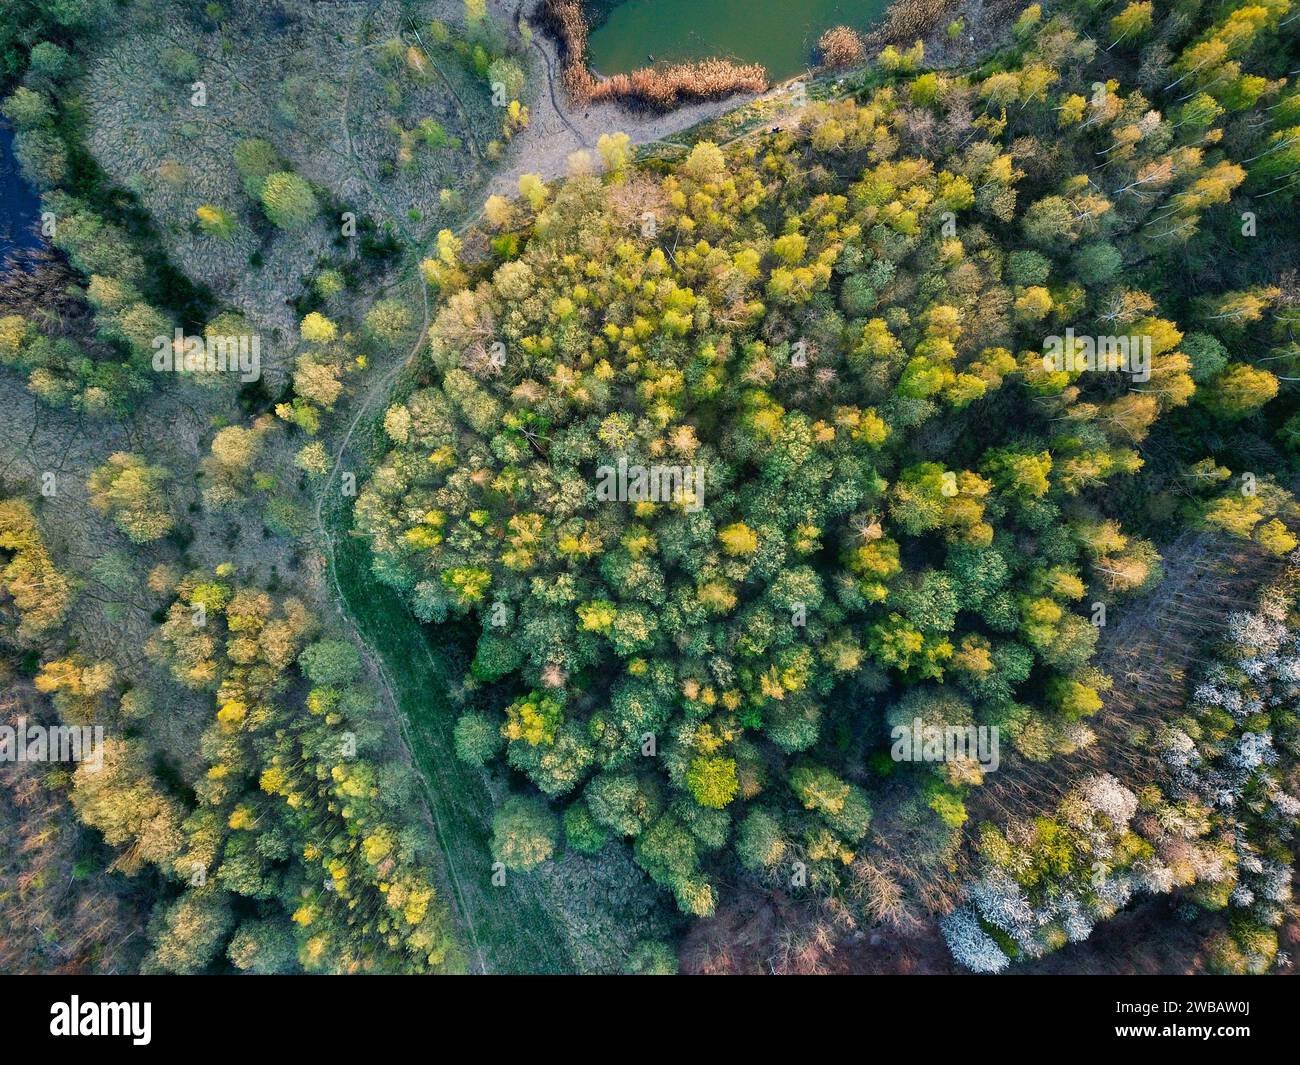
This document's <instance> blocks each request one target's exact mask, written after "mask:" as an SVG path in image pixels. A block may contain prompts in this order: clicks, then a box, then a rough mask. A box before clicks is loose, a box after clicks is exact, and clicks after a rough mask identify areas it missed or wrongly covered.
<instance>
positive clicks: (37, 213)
mask: <svg viewBox="0 0 1300 1065" xmlns="http://www.w3.org/2000/svg"><path fill="white" fill-rule="evenodd" d="M40 219H41V201H40V197H38V196H37V195H36V190H35V189H33V188H32V187H31V186H30V185H29V184H27V182H26V181H25V180H24V178H23V174H22V170H21V169H20V168H19V166H18V159H17V158H16V157H15V156H14V133H13V130H11V129H9V128H8V127H7V126H0V262H3V261H4V260H5V259H7V258H9V256H10V255H11V254H13V253H14V252H16V251H20V250H23V249H32V248H39V247H40V246H41V245H42V243H43V242H42V240H41V238H40Z"/></svg>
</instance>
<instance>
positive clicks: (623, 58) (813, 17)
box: [587, 0, 889, 81]
mask: <svg viewBox="0 0 1300 1065" xmlns="http://www.w3.org/2000/svg"><path fill="white" fill-rule="evenodd" d="M888 6H889V0H619V2H617V3H613V4H611V3H609V2H608V0H603V2H598V3H595V4H588V5H587V7H588V17H589V19H590V21H591V26H592V30H591V35H590V38H589V40H588V45H587V49H588V51H587V58H588V62H589V64H590V66H591V68H592V69H593V70H595V71H597V72H598V73H600V74H604V75H610V74H623V73H629V72H631V71H633V70H636V69H638V68H641V67H644V66H646V65H647V64H648V63H652V62H658V63H678V62H686V61H690V60H699V59H707V58H711V57H714V56H718V57H722V58H727V59H734V60H736V61H738V62H741V63H760V64H762V65H763V66H764V67H766V68H767V72H768V76H769V77H770V78H771V79H772V80H773V81H782V80H784V79H786V78H789V77H793V76H795V75H796V74H799V73H800V72H802V71H804V70H806V69H808V68H809V67H810V66H812V65H813V63H814V62H815V58H814V55H813V51H814V48H815V47H816V44H817V39H818V38H819V37H820V36H821V35H822V34H823V33H824V32H825V31H826V30H828V29H830V28H831V27H833V26H852V27H853V28H854V29H856V30H859V31H863V32H866V31H868V30H870V29H872V28H873V26H874V25H875V24H876V22H878V21H879V20H880V18H881V17H882V16H883V14H884V12H885V9H886V8H887V7H888Z"/></svg>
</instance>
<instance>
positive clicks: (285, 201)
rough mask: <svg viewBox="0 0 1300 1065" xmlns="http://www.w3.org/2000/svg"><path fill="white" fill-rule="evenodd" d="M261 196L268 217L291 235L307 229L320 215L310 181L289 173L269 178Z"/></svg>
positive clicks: (273, 175)
mask: <svg viewBox="0 0 1300 1065" xmlns="http://www.w3.org/2000/svg"><path fill="white" fill-rule="evenodd" d="M260 195H261V200H262V208H263V210H265V211H266V217H267V218H269V219H270V220H271V221H272V223H274V224H275V225H276V226H277V227H278V228H280V229H284V230H287V231H289V232H297V231H298V230H301V229H305V228H306V227H307V226H308V224H310V222H311V221H312V219H313V218H315V217H316V215H317V214H318V213H319V212H320V204H318V203H317V202H316V194H315V193H313V192H312V191H311V188H310V187H309V186H308V184H307V182H305V181H303V179H302V178H300V177H299V176H298V175H297V174H294V173H291V172H289V171H287V170H281V171H278V172H276V173H274V174H269V175H267V177H266V181H265V182H264V183H263V184H262V190H261V194H260Z"/></svg>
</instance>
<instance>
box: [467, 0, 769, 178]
mask: <svg viewBox="0 0 1300 1065" xmlns="http://www.w3.org/2000/svg"><path fill="white" fill-rule="evenodd" d="M528 6H529V5H528V4H527V3H522V2H520V0H488V8H489V9H490V10H491V11H492V13H493V14H494V15H496V16H497V18H499V19H500V20H501V21H502V22H503V23H504V24H506V25H508V26H510V27H512V32H514V33H515V34H516V40H518V36H517V30H515V29H513V28H514V27H517V26H518V24H519V19H520V18H521V17H523V13H524V10H525V8H526V7H528ZM529 50H530V52H531V53H532V57H533V62H532V64H531V65H530V73H531V75H532V76H533V77H534V78H536V79H540V82H541V84H540V85H539V86H538V87H537V91H536V92H534V93H532V99H531V100H530V102H529V109H530V113H531V120H530V121H529V124H528V128H527V129H526V130H523V131H522V132H520V133H518V134H517V135H516V136H515V138H514V140H513V141H512V142H511V146H510V150H509V152H507V154H506V158H505V160H504V162H503V164H502V167H501V169H500V170H499V171H498V172H497V174H496V176H495V177H494V178H493V179H492V181H491V183H490V185H489V187H488V192H489V193H490V194H496V195H501V196H515V195H518V185H519V178H520V177H521V176H522V175H524V174H540V175H541V176H542V177H543V178H554V177H559V176H561V175H563V174H564V173H565V172H566V169H567V164H568V159H569V156H570V155H571V154H572V153H573V152H576V151H580V150H583V149H585V150H587V151H594V150H595V148H596V142H597V141H598V140H599V139H600V135H601V134H602V133H616V132H623V133H626V134H627V135H628V137H630V138H631V140H632V143H633V144H636V145H645V144H653V143H655V142H656V141H662V140H664V139H666V138H667V137H671V136H672V135H673V134H675V133H681V132H682V131H683V130H686V129H689V128H690V127H691V126H694V125H697V124H699V123H700V122H704V121H707V120H708V119H711V118H717V117H718V116H719V115H723V114H726V113H727V112H728V111H731V110H734V109H735V108H737V107H741V106H743V105H745V104H747V103H749V102H751V101H753V100H756V99H759V98H760V95H766V94H758V93H737V94H736V95H735V96H729V97H727V98H726V99H725V100H709V101H706V102H704V103H698V104H691V105H688V106H686V107H680V108H678V109H677V110H675V111H671V112H669V113H668V114H665V115H658V114H651V113H643V112H632V111H628V110H626V109H625V108H623V107H620V106H619V105H618V104H613V103H596V104H589V105H587V106H585V107H583V108H582V109H581V110H574V109H572V108H570V107H569V104H568V101H567V100H566V99H565V97H564V86H563V84H562V83H561V80H560V54H559V49H558V48H557V46H556V44H555V41H553V40H552V39H551V37H550V35H549V34H546V33H544V32H543V31H542V30H541V29H540V28H539V27H537V26H533V27H532V44H531V46H530V49H529ZM771 91H779V90H771Z"/></svg>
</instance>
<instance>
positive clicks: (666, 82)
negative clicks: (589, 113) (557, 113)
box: [540, 0, 768, 111]
mask: <svg viewBox="0 0 1300 1065" xmlns="http://www.w3.org/2000/svg"><path fill="white" fill-rule="evenodd" d="M540 16H541V17H540V21H541V23H542V24H543V25H544V26H545V27H546V28H547V29H548V30H549V31H550V32H551V33H552V34H553V35H554V37H555V38H556V40H557V41H558V42H559V44H560V53H561V59H562V62H563V66H564V76H563V81H564V88H565V90H566V91H567V92H568V94H569V97H570V99H571V100H572V102H573V103H574V104H575V105H577V106H582V105H584V104H589V103H600V102H605V101H609V102H613V103H621V104H624V105H626V106H630V107H634V108H638V107H639V108H644V109H647V110H652V111H671V110H672V109H673V108H675V107H679V106H681V105H682V104H686V103H692V102H696V101H700V100H719V99H722V98H723V97H726V96H730V95H732V94H733V93H738V92H762V91H763V90H764V89H766V88H767V84H768V77H767V71H766V70H765V69H764V68H763V67H762V66H761V65H759V64H757V63H746V64H741V63H732V62H730V61H728V60H725V59H704V60H700V61H699V62H695V63H676V64H673V65H671V66H663V67H643V68H642V69H640V70H634V71H632V72H631V73H630V74H614V75H612V76H610V77H605V78H598V77H597V76H596V75H595V74H593V73H592V71H591V68H590V67H589V66H588V65H587V18H586V16H585V15H584V14H583V12H582V5H581V3H580V2H579V0H544V3H543V4H542V8H541V12H540Z"/></svg>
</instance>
